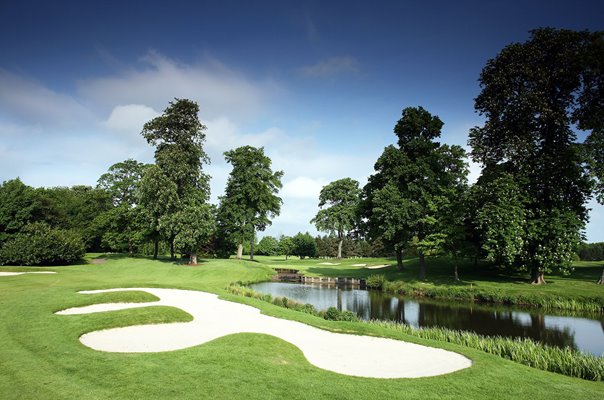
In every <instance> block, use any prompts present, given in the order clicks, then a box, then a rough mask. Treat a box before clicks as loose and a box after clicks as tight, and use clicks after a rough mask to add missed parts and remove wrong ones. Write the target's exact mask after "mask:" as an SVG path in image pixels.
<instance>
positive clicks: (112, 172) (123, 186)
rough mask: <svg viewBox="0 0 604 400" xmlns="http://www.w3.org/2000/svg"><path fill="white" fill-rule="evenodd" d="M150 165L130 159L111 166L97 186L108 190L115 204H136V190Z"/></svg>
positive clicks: (117, 205)
mask: <svg viewBox="0 0 604 400" xmlns="http://www.w3.org/2000/svg"><path fill="white" fill-rule="evenodd" d="M147 167H148V165H146V164H143V163H141V162H138V161H136V160H133V159H128V160H125V161H122V162H119V163H116V164H113V165H112V166H111V167H109V170H108V171H107V172H106V173H104V174H103V175H101V177H100V178H99V180H98V181H97V188H99V189H104V190H106V191H107V192H108V193H109V194H110V195H111V198H112V199H113V205H114V206H116V207H119V206H121V205H127V206H129V207H134V206H135V205H136V191H137V189H138V185H139V184H140V181H141V179H142V178H143V174H144V173H145V168H147Z"/></svg>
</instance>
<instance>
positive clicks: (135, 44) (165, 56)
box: [0, 0, 604, 242]
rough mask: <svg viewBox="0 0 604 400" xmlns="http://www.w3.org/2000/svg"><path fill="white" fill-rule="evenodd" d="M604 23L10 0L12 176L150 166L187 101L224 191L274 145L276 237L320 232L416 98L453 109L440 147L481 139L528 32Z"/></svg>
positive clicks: (417, 12) (481, 5)
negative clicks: (230, 159) (241, 151)
mask: <svg viewBox="0 0 604 400" xmlns="http://www.w3.org/2000/svg"><path fill="white" fill-rule="evenodd" d="M603 21H604V2H601V1H581V0H575V1H557V0H549V1H547V0H545V1H531V0H524V1H515V0H507V1H499V0H492V1H484V0H482V1H429V0H424V1H402V0H399V1H380V0H373V1H354V0H347V1H336V0H332V1H328V0H323V1H288V0H282V1H276V0H275V1H268V0H267V1H262V0H258V1H233V0H223V1H181V0H172V1H102V2H95V3H93V2H88V1H60V0H57V1H39V2H35V1H28V0H20V1H13V0H0V182H2V181H6V180H9V179H13V178H15V177H20V178H21V180H22V181H23V182H25V183H26V184H28V185H31V186H35V187H41V186H45V187H51V186H72V185H76V184H84V185H92V186H94V185H96V181H97V180H98V178H99V177H100V175H101V174H103V173H104V172H106V171H107V169H108V168H109V166H111V165H112V164H114V163H116V162H119V161H123V160H125V159H127V158H134V159H136V160H138V161H141V162H146V163H151V162H153V148H152V147H151V146H149V145H148V144H147V143H146V141H145V140H144V139H143V138H142V136H141V135H140V131H141V129H142V126H143V124H144V123H145V122H146V121H149V120H150V119H152V118H154V117H155V116H158V115H160V114H161V113H162V111H163V110H164V109H165V108H166V107H167V106H168V103H169V102H170V101H172V100H173V99H174V98H188V99H192V100H194V101H196V102H198V104H199V106H200V109H201V110H200V114H199V117H200V119H201V120H202V121H203V123H204V124H205V125H206V126H207V130H206V132H205V133H206V139H207V141H206V143H205V150H206V151H207V152H208V154H209V155H210V158H211V164H210V165H208V166H205V167H204V169H205V171H206V172H207V173H209V174H210V175H211V176H212V182H211V187H212V201H213V202H217V199H218V196H220V195H222V193H223V191H224V187H225V184H226V180H227V177H228V174H229V172H230V166H229V165H228V164H227V163H226V162H225V161H224V157H223V152H224V151H227V150H230V149H233V148H236V147H239V146H243V145H252V146H263V147H264V149H265V152H266V154H267V155H268V156H269V157H271V159H272V161H273V169H274V170H282V171H284V178H283V188H282V190H281V192H280V196H281V197H282V199H283V206H282V210H281V214H280V215H279V216H278V217H277V218H275V219H274V220H273V224H272V226H271V227H269V228H267V230H266V231H265V232H264V233H263V234H268V235H273V236H279V235H281V234H285V235H292V234H295V233H296V232H298V231H302V232H305V231H308V232H310V233H312V234H316V233H317V231H316V230H315V229H314V227H313V226H312V225H311V224H310V222H309V221H310V220H311V219H312V217H313V216H314V215H315V214H316V212H317V211H318V196H319V192H320V190H321V188H322V187H323V186H324V185H326V184H327V183H329V182H331V181H334V180H336V179H340V178H345V177H351V178H353V179H356V180H358V181H359V182H360V183H361V185H364V184H365V183H366V181H367V178H368V176H369V175H371V174H372V172H373V165H374V163H375V161H376V160H377V158H378V157H379V155H380V154H381V153H382V151H383V150H384V147H386V146H388V145H390V144H394V143H395V142H396V137H395V135H394V133H393V127H394V125H395V124H396V121H397V120H398V119H399V118H400V117H401V110H402V109H403V108H405V107H410V106H422V107H424V108H425V109H427V110H428V111H429V112H431V113H432V114H435V115H438V116H439V117H440V118H441V119H442V120H443V122H444V123H445V125H444V127H443V131H442V137H441V141H442V142H443V143H449V144H458V145H461V146H464V147H466V148H468V147H467V139H468V131H469V129H470V128H471V127H473V126H476V125H479V124H481V123H482V121H483V120H482V118H481V116H480V115H478V114H476V112H475V111H474V98H475V97H476V96H477V95H478V93H479V91H480V87H479V85H478V77H479V74H480V71H481V70H482V68H483V67H484V65H485V63H486V62H487V61H488V60H489V59H491V58H493V57H495V56H496V55H497V53H498V52H499V51H500V50H501V49H502V48H503V47H504V46H506V45H507V44H510V43H513V42H524V41H526V40H527V39H528V36H529V31H530V30H531V29H535V28H539V27H554V28H568V29H579V30H582V29H589V30H601V29H604V23H603ZM468 149H469V148H468ZM479 173H480V167H479V166H478V165H475V164H471V165H470V180H471V181H473V180H475V179H476V178H477V177H478V175H479ZM589 207H590V208H592V210H591V213H590V222H589V224H588V226H587V229H586V237H587V240H588V241H590V242H596V241H604V229H602V228H601V227H602V226H604V206H601V205H598V204H597V203H595V202H594V201H592V202H590V203H589Z"/></svg>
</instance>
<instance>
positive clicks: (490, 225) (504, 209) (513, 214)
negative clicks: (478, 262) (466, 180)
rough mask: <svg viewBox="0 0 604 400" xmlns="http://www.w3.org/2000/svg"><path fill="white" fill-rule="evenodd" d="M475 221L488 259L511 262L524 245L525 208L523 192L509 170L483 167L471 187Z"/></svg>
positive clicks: (507, 263)
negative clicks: (490, 171)
mask: <svg viewBox="0 0 604 400" xmlns="http://www.w3.org/2000/svg"><path fill="white" fill-rule="evenodd" d="M472 196H473V199H472V200H473V203H474V204H473V205H474V207H475V210H476V214H475V217H474V218H475V220H474V221H475V224H476V230H477V233H478V235H479V236H480V239H481V249H482V251H483V255H484V257H485V258H486V259H487V260H488V261H495V262H496V263H497V264H504V265H512V264H513V263H514V261H515V260H516V257H518V256H519V255H520V254H521V252H522V250H523V246H524V232H525V230H526V228H527V226H526V215H525V213H526V210H525V209H524V204H523V200H524V197H523V193H522V191H521V189H520V187H519V185H518V184H517V183H516V181H515V180H514V177H513V176H512V175H511V174H508V173H505V172H504V173H489V171H484V172H483V173H482V176H481V177H480V179H479V180H478V182H477V184H476V185H474V186H473V187H472Z"/></svg>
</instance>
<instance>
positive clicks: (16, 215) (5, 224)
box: [0, 178, 46, 245]
mask: <svg viewBox="0 0 604 400" xmlns="http://www.w3.org/2000/svg"><path fill="white" fill-rule="evenodd" d="M44 210H45V207H44V204H43V201H42V199H41V197H40V195H39V192H37V191H36V190H35V189H34V188H32V187H30V186H27V185H25V184H24V183H23V182H21V180H20V179H19V178H16V179H12V180H9V181H5V182H3V183H2V184H1V185H0V245H2V243H3V242H5V241H7V240H8V239H9V238H10V237H11V236H12V235H14V234H17V233H19V232H20V231H21V229H23V227H25V226H26V225H27V224H28V223H31V222H36V221H43V220H45V218H46V215H45V214H46V213H45V212H44Z"/></svg>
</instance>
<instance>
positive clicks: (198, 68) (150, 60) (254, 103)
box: [79, 51, 279, 119]
mask: <svg viewBox="0 0 604 400" xmlns="http://www.w3.org/2000/svg"><path fill="white" fill-rule="evenodd" d="M141 61H142V62H143V63H144V67H143V68H138V69H136V68H132V69H128V70H126V71H123V72H122V73H121V74H119V75H117V76H109V77H100V78H95V79H90V80H85V81H81V82H79V93H80V94H81V95H82V96H83V97H84V98H86V99H87V100H88V101H90V102H92V103H93V104H95V105H96V106H99V107H102V108H105V109H106V110H109V109H112V108H113V107H115V106H116V105H117V104H144V105H146V106H148V107H151V108H153V109H156V110H163V109H164V108H165V107H166V106H167V105H168V102H169V101H172V100H173V99H174V98H175V97H176V98H188V99H191V100H195V101H197V102H198V104H199V105H200V108H201V115H202V116H203V117H204V118H206V119H215V118H218V117H220V116H222V115H224V113H225V112H229V113H230V114H229V115H230V117H231V118H233V117H235V116H240V115H241V116H253V115H255V114H256V113H257V112H259V111H260V110H261V109H262V108H263V106H264V105H265V104H266V102H267V101H268V100H269V99H270V98H271V97H272V96H274V95H276V94H277V93H278V92H279V89H278V87H277V85H276V84H275V83H274V82H272V81H269V80H266V81H259V82H256V81H253V80H251V79H249V78H247V77H245V76H243V75H242V74H241V73H239V72H237V71H234V70H232V69H230V68H228V67H227V66H225V65H224V64H222V63H220V62H218V61H216V60H210V61H207V62H205V63H198V64H183V63H178V62H176V61H174V60H171V59H169V58H167V57H165V56H163V55H161V54H159V53H157V52H154V51H151V52H149V53H148V54H147V55H146V56H145V57H143V58H142V59H141Z"/></svg>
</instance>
